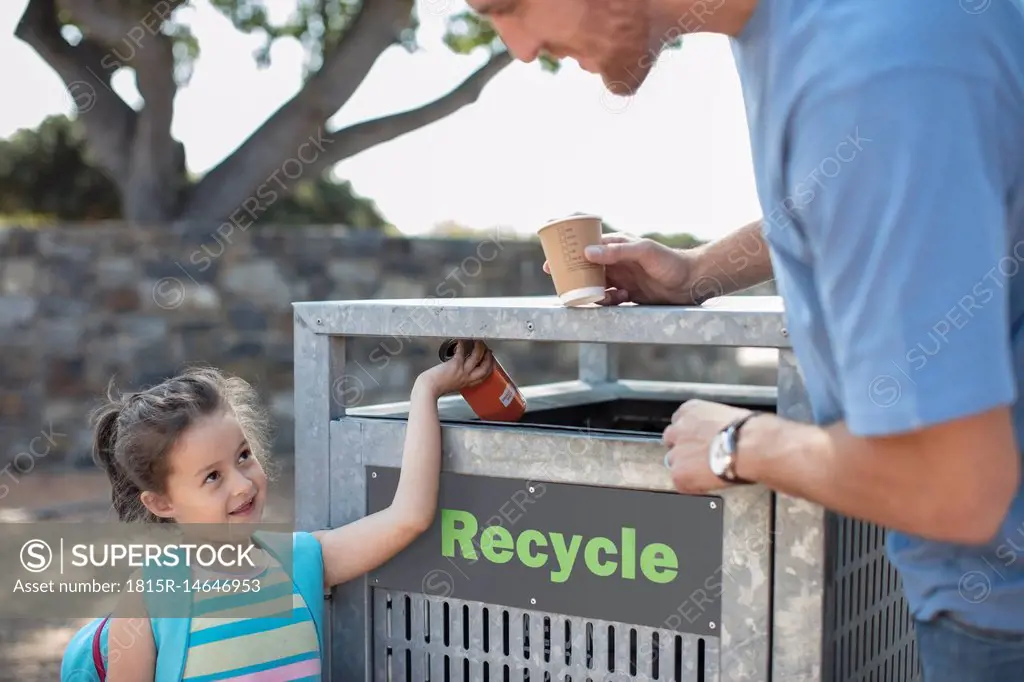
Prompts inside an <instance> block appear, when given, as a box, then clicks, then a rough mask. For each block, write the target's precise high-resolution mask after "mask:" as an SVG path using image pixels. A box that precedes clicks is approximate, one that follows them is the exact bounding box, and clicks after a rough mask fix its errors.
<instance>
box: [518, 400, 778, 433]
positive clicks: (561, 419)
mask: <svg viewBox="0 0 1024 682" xmlns="http://www.w3.org/2000/svg"><path fill="white" fill-rule="evenodd" d="M682 402H684V401H683V400H679V399H675V400H655V399H644V398H615V399H612V400H603V401H600V402H595V403H585V404H582V405H568V406H563V407H548V408H541V409H537V410H531V409H529V408H527V411H526V414H524V415H523V417H522V419H520V420H519V422H518V423H519V424H523V425H537V426H562V427H574V428H580V429H587V430H597V431H619V432H621V431H634V432H640V433H657V434H660V433H661V432H662V431H664V430H665V428H666V427H667V426H668V425H669V424H671V423H672V414H673V413H674V412H675V411H676V409H677V408H678V407H679V405H680V404H681V403H682ZM723 404H726V405H734V406H735V407H742V408H746V409H754V410H763V411H765V412H772V413H774V412H775V405H774V404H771V403H764V404H756V403H751V402H746V401H744V402H743V403H732V402H724V401H723Z"/></svg>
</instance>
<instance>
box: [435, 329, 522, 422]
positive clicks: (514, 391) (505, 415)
mask: <svg viewBox="0 0 1024 682" xmlns="http://www.w3.org/2000/svg"><path fill="white" fill-rule="evenodd" d="M458 348H459V339H445V341H444V343H442V344H441V347H440V348H439V349H438V351H437V355H438V357H439V358H440V359H441V362H447V361H448V360H451V359H452V358H453V357H455V353H457V352H458ZM459 393H460V394H461V395H462V397H463V399H464V400H465V401H466V402H467V403H468V404H469V407H470V408H471V409H472V410H473V412H474V413H476V416H477V417H479V418H480V419H482V420H483V421H495V422H515V421H519V419H520V418H522V416H523V414H524V413H525V412H526V398H525V397H523V394H522V392H521V391H520V390H519V387H518V386H516V383H515V382H514V381H512V378H511V377H509V375H508V372H506V371H505V368H504V367H502V366H501V363H500V362H498V358H494V369H492V370H491V373H490V374H489V375H488V376H487V378H486V379H484V380H483V381H482V382H480V383H479V384H477V385H476V386H467V387H466V388H464V389H462V390H461V391H459Z"/></svg>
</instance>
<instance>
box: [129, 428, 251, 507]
mask: <svg viewBox="0 0 1024 682" xmlns="http://www.w3.org/2000/svg"><path fill="white" fill-rule="evenodd" d="M169 454H170V458H171V460H170V464H171V472H170V475H169V476H168V479H167V486H166V491H167V492H166V494H165V495H157V494H154V493H149V492H147V493H144V495H143V498H144V499H143V502H144V503H145V504H146V506H147V507H149V509H150V510H151V511H153V513H154V514H156V515H157V516H161V517H164V518H172V519H174V520H175V521H176V522H178V523H181V524H189V523H209V524H223V523H228V524H231V523H259V522H260V521H261V520H262V518H263V508H264V505H265V504H266V496H267V475H266V473H265V472H264V470H263V467H262V466H261V465H260V463H259V462H258V461H257V460H256V457H255V456H254V455H253V454H252V452H251V451H250V450H249V444H248V443H247V442H246V440H245V436H244V434H243V433H242V429H241V427H240V426H239V424H238V421H237V420H236V419H235V416H234V414H232V413H231V412H230V411H227V412H224V413H220V414H215V415H211V416H210V417H207V418H206V419H203V420H202V421H199V422H197V423H196V424H194V425H193V426H192V427H191V428H189V429H188V430H187V431H186V432H185V433H183V434H182V435H181V437H180V438H179V439H178V441H177V443H175V445H174V448H172V450H171V452H170V453H169ZM147 496H148V499H146V498H147Z"/></svg>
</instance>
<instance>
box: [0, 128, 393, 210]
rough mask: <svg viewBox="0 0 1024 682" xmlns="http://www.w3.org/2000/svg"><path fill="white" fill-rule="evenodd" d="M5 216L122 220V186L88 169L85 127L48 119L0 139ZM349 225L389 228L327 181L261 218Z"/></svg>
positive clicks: (303, 187)
mask: <svg viewBox="0 0 1024 682" xmlns="http://www.w3.org/2000/svg"><path fill="white" fill-rule="evenodd" d="M0 216H5V217H6V218H7V219H8V220H9V221H10V220H14V219H18V220H19V221H22V220H31V219H33V218H34V219H35V220H61V221H79V220H80V221H88V220H119V219H121V218H122V214H121V201H120V197H119V194H118V190H117V187H116V186H115V185H114V183H113V182H111V181H110V180H109V179H108V178H107V176H106V175H104V174H103V173H102V172H101V171H99V170H97V169H96V168H95V167H93V166H92V165H91V164H90V163H89V159H88V157H87V154H86V148H85V141H84V137H83V135H82V132H81V126H80V125H79V124H78V122H77V121H71V120H69V119H68V118H67V117H65V116H51V117H49V118H47V119H46V120H45V121H43V123H42V124H41V125H40V126H39V128H38V129H36V130H19V131H18V132H17V133H15V134H14V135H13V136H11V138H10V139H7V140H0ZM275 223H276V224H304V225H311V224H312V225H315V224H344V225H349V226H350V227H354V228H359V229H384V228H385V227H388V226H389V223H388V221H387V220H386V219H385V218H384V216H382V215H381V213H380V211H379V210H378V209H377V206H376V205H375V204H374V203H373V202H372V201H370V200H369V199H365V198H363V197H361V196H359V195H357V194H356V193H355V192H354V191H353V190H352V186H351V185H350V184H349V183H348V182H340V183H339V182H333V181H331V180H330V179H329V178H328V177H327V176H324V177H320V178H317V179H315V180H311V181H309V182H306V183H304V184H300V185H298V186H297V187H296V189H295V192H294V193H293V194H292V195H291V196H288V197H283V198H281V199H278V200H277V201H275V202H274V203H272V204H270V205H269V206H268V207H267V210H266V212H264V213H263V214H261V215H260V216H259V219H258V220H257V221H256V224H263V225H268V224H275Z"/></svg>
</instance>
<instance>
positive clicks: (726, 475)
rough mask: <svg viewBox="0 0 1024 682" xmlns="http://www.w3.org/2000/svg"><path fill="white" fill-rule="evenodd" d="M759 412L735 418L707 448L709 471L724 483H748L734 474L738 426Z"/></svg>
mask: <svg viewBox="0 0 1024 682" xmlns="http://www.w3.org/2000/svg"><path fill="white" fill-rule="evenodd" d="M758 414H761V413H760V412H750V413H748V414H745V415H743V416H742V417H740V418H739V419H737V420H735V421H734V422H732V423H731V424H729V425H728V426H726V427H725V428H724V429H722V430H721V431H719V432H718V434H717V435H715V437H714V438H713V439H712V440H711V445H710V447H709V448H708V464H710V465H711V471H713V472H714V474H715V475H716V476H718V477H719V478H720V479H722V480H723V481H725V482H726V483H740V484H750V483H753V481H748V480H746V479H744V478H740V477H739V476H737V475H736V450H737V448H738V441H739V432H740V427H742V426H743V425H744V424H746V423H747V420H748V419H750V418H751V417H755V416H757V415H758Z"/></svg>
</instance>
